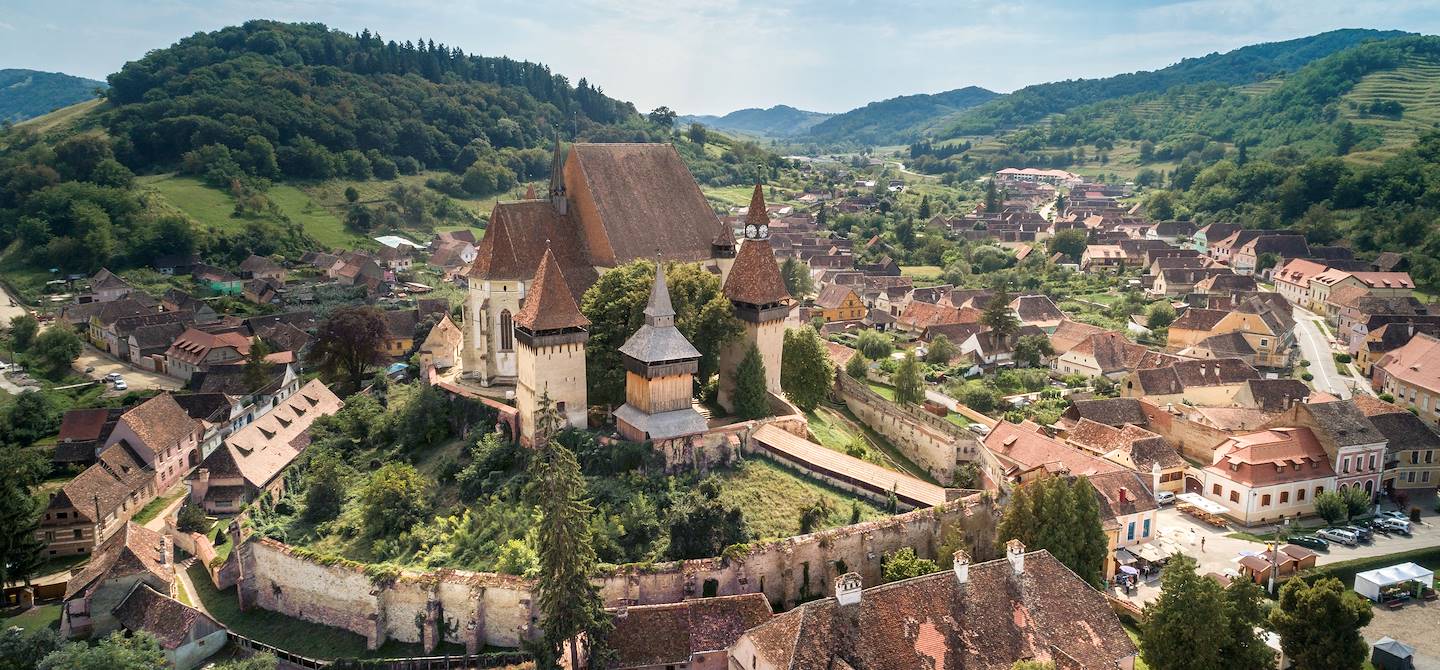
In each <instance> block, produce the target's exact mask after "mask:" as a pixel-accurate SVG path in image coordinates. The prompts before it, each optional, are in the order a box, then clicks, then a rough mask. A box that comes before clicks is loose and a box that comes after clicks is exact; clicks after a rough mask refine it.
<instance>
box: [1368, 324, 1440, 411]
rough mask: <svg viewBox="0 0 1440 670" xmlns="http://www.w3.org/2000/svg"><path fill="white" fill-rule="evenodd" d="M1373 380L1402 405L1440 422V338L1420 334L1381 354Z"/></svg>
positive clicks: (1379, 388) (1374, 383)
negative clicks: (1403, 344) (1402, 344)
mask: <svg viewBox="0 0 1440 670" xmlns="http://www.w3.org/2000/svg"><path fill="white" fill-rule="evenodd" d="M1371 381H1372V384H1373V386H1374V387H1375V389H1376V390H1378V391H1381V392H1384V393H1389V394H1390V395H1391V396H1393V397H1394V398H1395V402H1396V403H1397V404H1399V405H1400V406H1402V407H1414V408H1415V411H1416V413H1417V414H1419V415H1420V417H1421V418H1423V419H1425V420H1427V421H1440V337H1436V336H1432V335H1427V334H1425V333H1417V334H1415V336H1414V337H1412V338H1411V339H1410V341H1409V342H1408V343H1406V344H1405V346H1402V347H1400V348H1398V349H1395V350H1393V351H1391V352H1390V353H1387V354H1385V355H1384V356H1381V357H1380V361H1379V362H1377V363H1376V364H1375V371H1374V374H1373V375H1372V377H1371Z"/></svg>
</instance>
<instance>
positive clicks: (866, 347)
mask: <svg viewBox="0 0 1440 670" xmlns="http://www.w3.org/2000/svg"><path fill="white" fill-rule="evenodd" d="M855 346H856V347H857V348H859V349H860V353H862V354H865V357H866V358H868V359H870V360H872V361H879V360H884V359H886V358H889V357H890V353H891V352H893V351H895V345H894V343H892V342H891V341H890V338H889V337H888V336H886V335H885V334H884V333H882V332H880V331H878V330H862V331H860V335H859V336H858V338H857V340H856V342H855Z"/></svg>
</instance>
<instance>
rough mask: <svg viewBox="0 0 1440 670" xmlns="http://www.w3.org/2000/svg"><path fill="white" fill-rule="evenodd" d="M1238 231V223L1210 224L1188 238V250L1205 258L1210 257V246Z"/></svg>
mask: <svg viewBox="0 0 1440 670" xmlns="http://www.w3.org/2000/svg"><path fill="white" fill-rule="evenodd" d="M1237 230H1240V224H1238V223H1212V224H1210V225H1207V226H1202V227H1201V228H1200V229H1199V230H1197V231H1195V234H1194V235H1191V236H1190V248H1191V249H1194V250H1196V251H1198V252H1200V253H1202V254H1205V255H1207V256H1209V255H1210V244H1211V243H1212V242H1218V241H1220V240H1223V239H1225V238H1227V237H1229V236H1231V235H1233V234H1234V233H1235V231H1237Z"/></svg>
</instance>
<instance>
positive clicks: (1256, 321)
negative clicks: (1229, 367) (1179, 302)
mask: <svg viewBox="0 0 1440 670" xmlns="http://www.w3.org/2000/svg"><path fill="white" fill-rule="evenodd" d="M1168 332H1169V335H1168V340H1167V344H1168V345H1169V346H1170V347H1171V348H1172V349H1178V350H1182V351H1181V354H1182V355H1191V356H1195V357H1198V358H1216V357H1224V354H1227V353H1233V354H1234V355H1235V356H1237V357H1240V358H1243V359H1244V360H1245V361H1246V362H1247V363H1249V364H1251V365H1254V366H1256V367H1275V368H1279V367H1286V366H1288V365H1289V364H1290V361H1291V356H1292V353H1293V350H1294V346H1295V321H1294V319H1293V318H1291V317H1290V315H1289V314H1287V313H1284V312H1281V311H1279V310H1275V309H1273V308H1272V307H1271V306H1270V305H1268V304H1266V303H1263V302H1261V301H1258V300H1246V301H1244V302H1242V303H1240V304H1239V305H1236V306H1235V308H1234V309H1231V310H1228V311H1222V310H1212V309H1201V308H1198V307H1192V308H1190V309H1187V310H1185V311H1184V312H1183V313H1182V314H1181V315H1180V317H1179V318H1177V319H1175V321H1174V322H1173V323H1171V324H1170V328H1169V331H1168ZM1232 334H1233V335H1239V336H1241V337H1242V338H1243V339H1244V342H1243V343H1240V342H1238V341H1235V340H1234V338H1229V339H1230V341H1228V342H1227V341H1226V338H1224V337H1223V336H1226V335H1232ZM1217 338H1219V339H1217ZM1187 347H1189V348H1195V349H1202V350H1205V352H1203V353H1202V352H1191V353H1186V351H1184V350H1185V349H1186V348H1187ZM1217 351H1218V352H1219V353H1220V354H1221V356H1216V355H1215V354H1216V353H1217Z"/></svg>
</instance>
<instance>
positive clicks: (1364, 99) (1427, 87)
mask: <svg viewBox="0 0 1440 670" xmlns="http://www.w3.org/2000/svg"><path fill="white" fill-rule="evenodd" d="M1375 100H1381V101H1391V100H1393V101H1395V102H1399V103H1400V104H1401V105H1403V106H1404V108H1405V111H1404V114H1402V115H1401V117H1400V118H1398V119H1391V118H1386V117H1379V116H1369V115H1365V114H1361V113H1359V112H1358V111H1357V110H1355V109H1351V107H1350V103H1354V104H1356V105H1367V104H1369V103H1370V102H1372V101H1375ZM1341 113H1342V116H1344V117H1345V118H1347V119H1350V120H1352V121H1353V122H1354V123H1355V124H1356V125H1361V126H1369V127H1373V128H1378V129H1379V130H1380V131H1381V132H1382V133H1383V134H1384V139H1383V141H1382V143H1381V145H1380V147H1378V148H1376V149H1371V150H1369V151H1361V152H1355V153H1353V154H1351V155H1350V156H1349V158H1351V159H1353V160H1359V161H1365V162H1377V163H1378V162H1380V161H1383V160H1385V159H1386V158H1389V157H1390V156H1393V155H1395V153H1397V152H1398V151H1400V150H1401V149H1403V148H1404V147H1406V146H1408V145H1410V144H1412V143H1413V142H1414V141H1415V140H1416V138H1418V137H1419V136H1420V135H1421V134H1422V133H1424V132H1426V131H1428V130H1431V129H1434V128H1435V127H1437V124H1440V63H1435V62H1430V61H1424V60H1418V59H1417V60H1412V61H1411V62H1410V63H1408V64H1406V65H1404V66H1402V67H1399V68H1396V69H1394V70H1387V71H1384V72H1375V73H1373V74H1369V75H1366V76H1365V77H1364V78H1363V79H1361V80H1360V83H1359V84H1357V85H1356V86H1355V88H1353V89H1351V90H1350V92H1349V93H1348V94H1346V95H1345V96H1344V98H1343V101H1342V104H1341Z"/></svg>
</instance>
